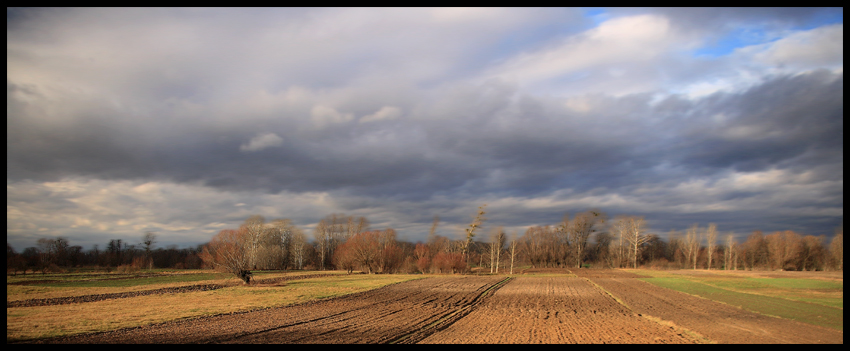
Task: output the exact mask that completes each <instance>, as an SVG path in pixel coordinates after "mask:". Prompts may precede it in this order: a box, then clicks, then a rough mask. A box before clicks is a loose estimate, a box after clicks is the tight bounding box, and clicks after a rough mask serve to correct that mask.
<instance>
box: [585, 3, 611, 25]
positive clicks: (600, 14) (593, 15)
mask: <svg viewBox="0 0 850 351" xmlns="http://www.w3.org/2000/svg"><path fill="white" fill-rule="evenodd" d="M583 10H584V16H585V17H587V18H590V19H591V20H593V23H595V24H596V25H597V26H598V25H599V24H600V23H602V22H605V21H607V20H608V19H610V18H611V15H610V14H608V11H606V10H605V9H604V8H601V7H588V8H585V9H583Z"/></svg>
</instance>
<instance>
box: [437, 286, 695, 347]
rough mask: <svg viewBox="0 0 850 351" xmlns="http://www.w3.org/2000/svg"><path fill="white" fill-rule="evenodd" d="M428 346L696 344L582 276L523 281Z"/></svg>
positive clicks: (483, 304) (506, 289)
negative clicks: (643, 314)
mask: <svg viewBox="0 0 850 351" xmlns="http://www.w3.org/2000/svg"><path fill="white" fill-rule="evenodd" d="M422 342H423V343H693V342H695V340H693V339H691V338H690V337H688V336H686V335H681V334H680V333H677V332H676V331H675V330H674V329H673V328H671V327H669V326H664V325H661V324H658V323H655V322H652V321H650V320H648V319H645V318H642V317H640V316H637V315H635V314H634V313H632V312H631V311H629V310H628V309H626V308H625V307H623V306H622V305H620V304H619V303H617V302H616V301H615V300H614V299H613V298H611V297H610V296H608V295H607V294H605V293H604V292H603V291H601V290H600V289H599V288H597V287H595V286H593V285H592V284H590V283H589V282H587V281H586V280H584V279H581V278H573V277H518V278H516V279H515V280H513V281H511V283H510V284H507V285H505V287H503V288H501V289H499V291H497V292H496V293H495V294H494V295H493V297H491V298H488V299H487V300H486V301H485V302H484V303H482V304H481V306H479V307H478V308H476V309H475V311H473V312H472V313H470V314H469V315H468V316H466V317H464V318H463V319H462V320H460V321H458V322H457V323H454V324H452V325H451V326H449V327H448V328H447V329H445V330H443V331H441V332H439V333H436V334H433V335H431V336H429V337H428V338H425V339H424V340H422Z"/></svg>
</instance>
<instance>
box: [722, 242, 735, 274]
mask: <svg viewBox="0 0 850 351" xmlns="http://www.w3.org/2000/svg"><path fill="white" fill-rule="evenodd" d="M723 257H724V258H725V261H726V262H724V263H723V267H724V268H725V269H726V270H729V266H733V268H732V269H733V270H738V248H737V245H736V243H735V237H734V236H733V235H732V234H731V233H730V234H729V235H727V236H726V250H725V251H724V252H723Z"/></svg>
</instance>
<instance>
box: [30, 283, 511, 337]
mask: <svg viewBox="0 0 850 351" xmlns="http://www.w3.org/2000/svg"><path fill="white" fill-rule="evenodd" d="M507 281H508V279H505V277H473V276H466V277H435V278H428V279H419V280H414V281H408V282H403V283H396V284H392V285H388V286H385V287H382V288H378V289H374V290H369V291H365V292H361V293H355V294H351V295H346V296H342V297H337V298H331V299H326V300H319V301H311V302H307V303H304V304H298V305H290V306H286V307H277V308H269V309H263V310H257V311H251V312H240V313H233V314H223V315H215V316H206V317H198V318H193V319H188V320H180V321H173V322H166V323H160V324H156V325H148V326H142V327H135V328H125V329H119V330H114V331H107V332H100V333H91V334H81V335H75V336H67V337H58V338H50V339H41V340H35V341H32V342H36V343H390V342H399V343H412V342H416V341H418V340H420V339H421V338H424V337H427V336H428V335H431V334H433V333H436V332H438V331H439V330H440V329H441V328H445V327H448V326H450V325H451V324H452V323H454V322H455V321H457V320H458V319H460V318H462V317H463V316H465V315H466V314H467V313H469V311H472V310H474V308H475V306H477V305H479V304H480V303H481V302H482V301H484V300H486V299H487V297H488V296H491V295H492V293H493V292H494V291H496V290H497V289H498V288H499V287H501V286H504V283H505V282H507Z"/></svg>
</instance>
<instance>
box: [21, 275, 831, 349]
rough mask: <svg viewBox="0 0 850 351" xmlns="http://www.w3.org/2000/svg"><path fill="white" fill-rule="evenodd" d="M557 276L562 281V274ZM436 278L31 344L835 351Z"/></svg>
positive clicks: (715, 325)
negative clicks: (753, 346) (686, 346)
mask: <svg viewBox="0 0 850 351" xmlns="http://www.w3.org/2000/svg"><path fill="white" fill-rule="evenodd" d="M568 272H569V271H566V272H565V273H568ZM557 273H558V272H542V274H541V275H527V276H523V275H520V276H516V277H514V278H508V277H505V276H436V277H429V278H427V279H419V280H413V281H406V282H402V283H397V284H393V285H388V286H384V287H382V288H378V289H374V290H370V291H366V292H361V293H356V294H351V295H346V296H343V297H338V298H333V299H326V300H318V301H312V302H308V303H303V304H298V305H290V306H286V307H276V308H268V309H265V310H259V311H250V312H240V313H233V314H226V315H216V316H208V317H200V318H193V319H186V320H178V321H173V322H167V323H161V324H155V325H148V326H144V327H137V328H128V329H120V330H114V331H109V332H102V333H94V334H84V335H77V336H71V337H61V338H53V339H42V340H38V341H37V342H41V343H698V342H719V343H843V333H842V332H841V331H837V330H830V329H827V328H822V327H817V326H813V325H808V324H805V323H799V322H795V321H790V320H785V319H781V318H774V317H769V316H765V315H761V314H757V313H752V312H747V311H745V310H742V309H739V308H737V307H732V306H728V305H725V304H722V303H718V302H714V301H711V300H707V299H703V298H699V297H695V296H691V295H687V294H684V293H680V292H676V291H673V290H669V289H665V288H660V287H657V286H654V285H652V284H649V283H646V282H643V281H640V280H639V279H638V278H640V277H641V276H640V275H638V274H634V273H630V272H624V271H619V270H573V272H572V273H573V274H575V275H573V274H557Z"/></svg>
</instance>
